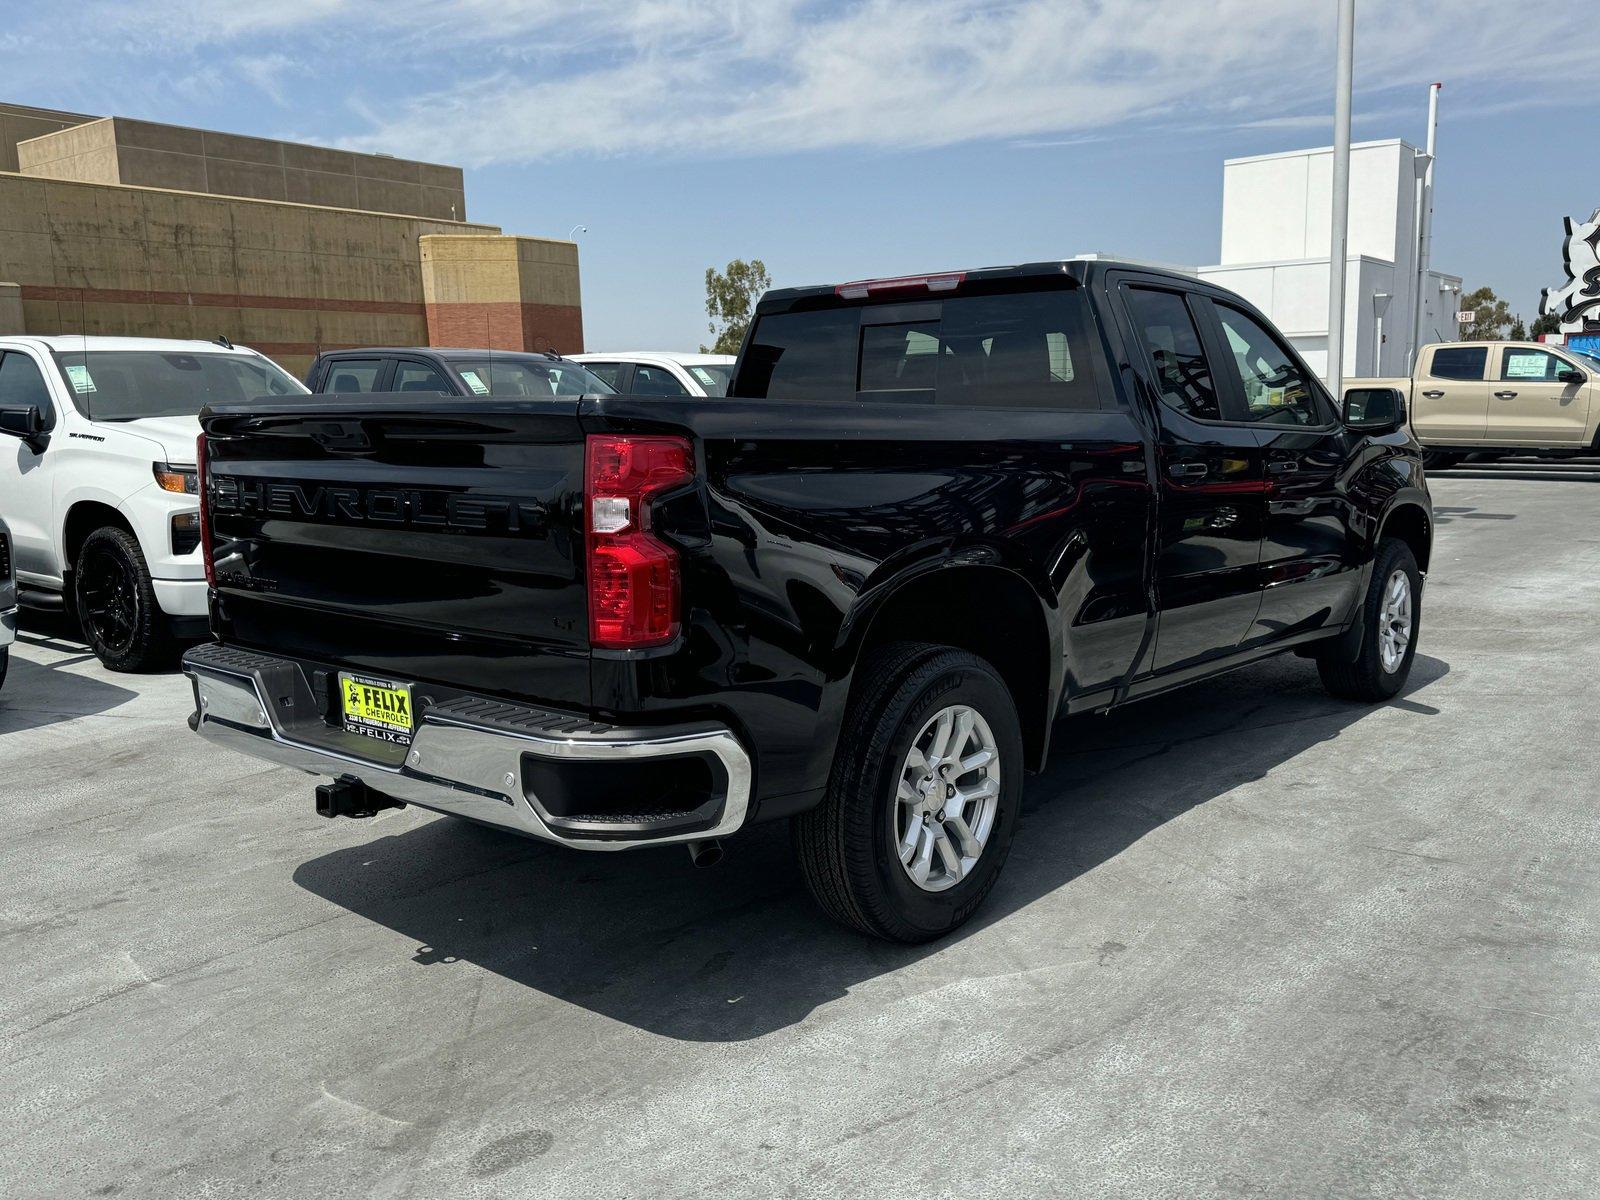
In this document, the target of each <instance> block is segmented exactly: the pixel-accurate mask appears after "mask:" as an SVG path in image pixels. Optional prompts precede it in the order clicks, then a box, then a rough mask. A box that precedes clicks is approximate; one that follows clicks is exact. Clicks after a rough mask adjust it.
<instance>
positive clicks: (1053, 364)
mask: <svg viewBox="0 0 1600 1200" xmlns="http://www.w3.org/2000/svg"><path fill="white" fill-rule="evenodd" d="M900 307H901V308H902V309H907V308H909V309H912V310H914V312H915V315H914V316H910V317H908V319H907V320H905V321H901V322H896V323H890V324H881V323H871V322H874V318H875V317H879V316H891V319H892V314H891V312H890V309H891V308H892V306H878V307H877V308H876V309H875V308H874V307H873V306H867V307H865V308H842V309H823V310H820V311H817V312H809V313H780V314H776V315H774V316H769V317H763V318H761V319H760V320H759V321H758V322H757V324H756V329H755V333H754V335H753V336H752V337H751V340H750V345H749V347H748V349H747V350H746V353H745V361H744V366H743V368H742V370H741V373H740V376H739V378H738V380H737V381H736V385H735V386H736V391H737V394H738V395H742V396H755V397H758V398H759V397H768V396H770V397H773V398H775V399H782V400H853V399H860V400H874V401H898V402H903V403H920V404H949V405H964V406H969V407H979V408H985V407H987V408H1051V409H1079V410H1084V409H1097V408H1099V407H1100V398H1099V391H1098V389H1097V387H1096V385H1095V380H1094V376H1093V374H1092V372H1090V371H1089V370H1088V369H1087V364H1088V362H1089V316H1088V308H1087V301H1086V300H1085V299H1084V297H1083V295H1082V293H1080V292H1076V291H1066V290H1052V291H1040V292H1017V293H1011V294H1008V295H996V296H961V297H956V298H952V299H949V300H945V301H944V302H943V303H942V304H937V303H935V304H922V303H918V304H913V305H906V306H900ZM863 321H867V322H869V323H867V324H863V323H862V322H863Z"/></svg>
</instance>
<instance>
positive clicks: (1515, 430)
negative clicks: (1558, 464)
mask: <svg viewBox="0 0 1600 1200" xmlns="http://www.w3.org/2000/svg"><path fill="white" fill-rule="evenodd" d="M1381 387H1390V388H1397V389H1399V391H1400V393H1401V394H1402V395H1403V396H1405V398H1406V411H1407V413H1408V414H1409V415H1410V421H1411V432H1412V434H1413V436H1415V437H1416V439H1417V441H1418V442H1419V443H1421V445H1422V449H1423V462H1424V463H1425V464H1426V465H1427V466H1429V467H1433V468H1436V469H1437V468H1439V467H1448V466H1452V465H1454V464H1455V463H1458V462H1460V461H1461V460H1462V459H1463V458H1465V457H1466V456H1467V455H1468V454H1485V453H1487V454H1494V453H1512V454H1518V453H1520V454H1540V455H1552V456H1553V455H1570V454H1593V453H1596V452H1600V441H1597V426H1600V359H1596V358H1591V357H1590V356H1589V355H1587V354H1582V353H1579V352H1578V351H1576V350H1572V349H1569V348H1567V347H1565V346H1546V345H1543V344H1542V343H1539V342H1443V343H1438V344H1435V345H1431V346H1424V347H1423V348H1422V352H1421V353H1420V354H1418V356H1417V365H1416V369H1415V370H1414V371H1413V372H1412V374H1411V377H1410V378H1409V379H1408V378H1404V377H1401V378H1396V379H1348V380H1346V381H1345V390H1346V391H1349V390H1350V389H1351V388H1381Z"/></svg>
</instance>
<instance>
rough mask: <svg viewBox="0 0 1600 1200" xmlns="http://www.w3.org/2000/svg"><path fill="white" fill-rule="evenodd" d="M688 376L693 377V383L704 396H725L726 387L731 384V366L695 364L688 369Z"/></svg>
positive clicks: (730, 364) (726, 364) (725, 364)
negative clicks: (697, 385) (696, 384)
mask: <svg viewBox="0 0 1600 1200" xmlns="http://www.w3.org/2000/svg"><path fill="white" fill-rule="evenodd" d="M689 374H691V375H693V376H694V381H695V382H696V383H698V384H699V385H700V390H701V391H703V392H705V394H706V395H708V396H726V395H727V394H728V385H729V384H730V383H732V382H733V364H732V363H696V364H694V365H693V366H691V367H690V368H689Z"/></svg>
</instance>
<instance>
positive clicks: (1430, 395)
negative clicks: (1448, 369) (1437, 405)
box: [1422, 392, 1444, 400]
mask: <svg viewBox="0 0 1600 1200" xmlns="http://www.w3.org/2000/svg"><path fill="white" fill-rule="evenodd" d="M1422 394H1423V395H1424V396H1426V397H1427V398H1428V399H1429V400H1437V399H1438V398H1439V397H1440V396H1442V395H1444V393H1443V392H1423V393H1422Z"/></svg>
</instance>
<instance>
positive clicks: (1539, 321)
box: [1528, 313, 1561, 338]
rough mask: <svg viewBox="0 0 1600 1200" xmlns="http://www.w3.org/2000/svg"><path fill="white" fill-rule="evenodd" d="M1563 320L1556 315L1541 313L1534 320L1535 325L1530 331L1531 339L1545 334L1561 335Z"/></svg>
mask: <svg viewBox="0 0 1600 1200" xmlns="http://www.w3.org/2000/svg"><path fill="white" fill-rule="evenodd" d="M1560 332H1561V318H1560V317H1558V316H1556V315H1555V314H1554V313H1540V314H1539V315H1538V316H1537V317H1535V318H1534V319H1533V325H1532V326H1531V327H1530V328H1529V329H1528V334H1529V336H1530V337H1535V338H1536V337H1538V336H1539V335H1540V334H1545V333H1560Z"/></svg>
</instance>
